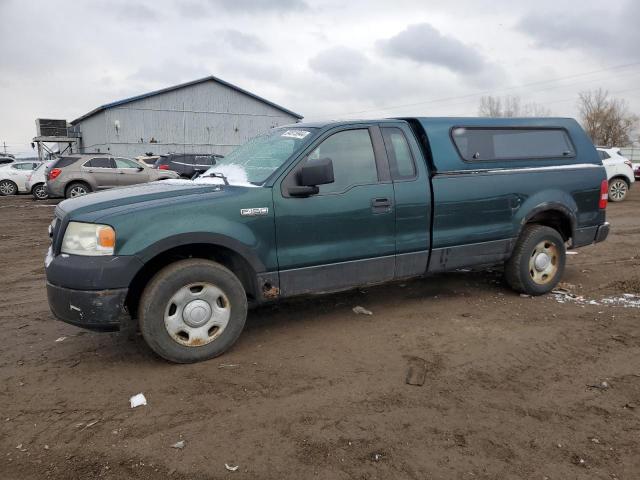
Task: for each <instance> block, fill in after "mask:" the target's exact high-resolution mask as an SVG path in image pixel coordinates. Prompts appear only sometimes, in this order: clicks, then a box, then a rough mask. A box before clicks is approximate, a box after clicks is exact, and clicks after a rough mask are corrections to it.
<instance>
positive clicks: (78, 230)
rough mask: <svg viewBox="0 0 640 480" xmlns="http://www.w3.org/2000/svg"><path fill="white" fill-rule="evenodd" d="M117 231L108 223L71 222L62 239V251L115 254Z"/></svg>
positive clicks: (83, 253)
mask: <svg viewBox="0 0 640 480" xmlns="http://www.w3.org/2000/svg"><path fill="white" fill-rule="evenodd" d="M115 246H116V232H115V230H114V229H113V228H111V227H110V226H108V225H97V224H95V223H80V222H69V225H67V230H66V231H65V232H64V238H63V239H62V248H61V252H62V253H70V254H73V255H91V256H96V255H113V250H114V248H115Z"/></svg>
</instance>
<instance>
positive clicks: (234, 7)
mask: <svg viewBox="0 0 640 480" xmlns="http://www.w3.org/2000/svg"><path fill="white" fill-rule="evenodd" d="M208 1H209V3H210V4H211V5H212V6H214V7H218V8H221V9H223V10H226V11H229V12H236V13H237V12H240V13H247V14H251V13H264V12H275V13H290V12H299V11H305V10H308V9H309V5H307V4H306V2H304V0H208Z"/></svg>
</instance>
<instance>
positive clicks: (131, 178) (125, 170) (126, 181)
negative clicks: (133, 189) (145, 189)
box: [114, 157, 149, 186]
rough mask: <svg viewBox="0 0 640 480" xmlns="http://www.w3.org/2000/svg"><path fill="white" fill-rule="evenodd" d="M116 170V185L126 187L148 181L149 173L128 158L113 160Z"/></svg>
mask: <svg viewBox="0 0 640 480" xmlns="http://www.w3.org/2000/svg"><path fill="white" fill-rule="evenodd" d="M114 161H115V162H116V169H117V170H118V174H119V177H118V185H120V186H127V185H135V184H137V183H145V182H148V181H149V172H148V170H147V169H146V168H144V167H142V166H141V165H139V164H138V163H136V162H134V161H133V160H129V159H128V158H119V157H118V158H115V159H114Z"/></svg>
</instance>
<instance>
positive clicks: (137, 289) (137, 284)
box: [125, 243, 257, 318]
mask: <svg viewBox="0 0 640 480" xmlns="http://www.w3.org/2000/svg"><path fill="white" fill-rule="evenodd" d="M187 258H203V259H207V260H213V261H215V262H217V263H219V264H221V265H224V266H225V267H227V268H228V269H229V270H231V271H232V272H233V273H234V274H235V275H236V276H237V277H238V279H239V280H240V283H242V286H243V287H244V290H245V292H246V293H247V298H248V299H249V300H252V299H255V298H256V295H255V294H256V292H257V285H256V273H255V271H254V269H253V268H252V267H251V265H250V264H249V262H247V260H245V259H244V257H242V255H240V254H239V253H237V252H235V251H234V250H231V249H229V248H226V247H222V246H219V245H211V244H207V243H195V244H189V245H181V246H179V247H174V248H172V249H169V250H166V251H164V252H162V253H159V254H158V255H156V256H155V257H153V258H152V259H151V260H149V261H148V262H147V263H145V265H144V267H142V269H141V270H140V271H139V272H138V273H137V274H136V276H135V277H134V278H133V280H132V281H131V284H130V285H129V292H128V294H127V299H126V301H125V304H126V306H127V310H128V311H129V313H130V314H131V316H132V317H134V318H135V317H137V312H138V304H139V302H140V297H141V296H142V292H143V291H144V288H145V287H146V285H147V284H148V283H149V281H150V280H151V279H152V278H153V276H154V275H155V274H156V273H158V272H159V271H160V270H162V269H163V268H164V267H166V266H167V265H170V264H172V263H174V262H177V261H179V260H184V259H187Z"/></svg>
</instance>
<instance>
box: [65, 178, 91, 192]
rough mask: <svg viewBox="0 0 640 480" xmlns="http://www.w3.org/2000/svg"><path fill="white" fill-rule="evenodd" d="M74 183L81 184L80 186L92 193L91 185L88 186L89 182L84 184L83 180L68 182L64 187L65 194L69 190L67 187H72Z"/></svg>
mask: <svg viewBox="0 0 640 480" xmlns="http://www.w3.org/2000/svg"><path fill="white" fill-rule="evenodd" d="M74 183H81V184H82V185H84V186H85V187H87V188H88V189H89V191H92V190H93V188H91V185H90V184H89V182H85V181H84V180H70V181H69V182H67V184H66V185H65V186H64V191H65V193H67V190H68V189H69V187H70V186H71V185H73V184H74Z"/></svg>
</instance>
